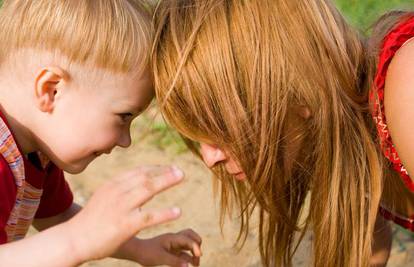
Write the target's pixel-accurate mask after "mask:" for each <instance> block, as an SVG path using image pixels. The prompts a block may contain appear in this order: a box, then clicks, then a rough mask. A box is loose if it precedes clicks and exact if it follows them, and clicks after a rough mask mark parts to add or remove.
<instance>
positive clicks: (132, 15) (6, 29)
mask: <svg viewBox="0 0 414 267" xmlns="http://www.w3.org/2000/svg"><path fill="white" fill-rule="evenodd" d="M0 29H1V31H0V40H1V44H0V64H3V63H4V62H5V61H6V60H7V58H8V57H10V55H11V54H13V53H14V52H16V51H18V50H19V49H27V48H29V49H39V50H44V51H50V52H53V53H58V54H61V55H63V56H65V57H67V58H68V60H69V62H73V63H79V64H85V63H90V64H93V65H94V66H96V67H100V68H104V69H108V70H111V71H113V72H118V73H119V72H121V73H126V72H131V71H134V72H136V71H140V70H142V68H144V67H145V66H146V65H147V58H148V56H147V55H148V49H149V45H150V42H151V32H152V29H151V16H150V13H149V10H148V8H147V6H146V4H145V3H144V1H142V0H111V1H107V0H70V1H65V0H42V1H26V0H5V1H3V6H2V8H1V11H0Z"/></svg>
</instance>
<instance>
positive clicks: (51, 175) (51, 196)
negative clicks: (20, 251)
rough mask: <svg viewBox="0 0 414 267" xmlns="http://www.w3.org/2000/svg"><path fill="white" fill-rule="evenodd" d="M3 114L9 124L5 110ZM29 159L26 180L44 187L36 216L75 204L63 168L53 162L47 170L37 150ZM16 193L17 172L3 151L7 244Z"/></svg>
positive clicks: (0, 230)
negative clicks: (8, 228) (14, 174)
mask: <svg viewBox="0 0 414 267" xmlns="http://www.w3.org/2000/svg"><path fill="white" fill-rule="evenodd" d="M0 117H1V118H2V119H3V121H4V122H6V124H7V120H6V118H5V117H4V115H3V114H2V113H1V112H0ZM7 126H8V127H9V125H8V124H7ZM9 129H10V127H9ZM28 158H29V159H27V158H26V157H23V161H24V170H25V180H26V182H27V183H29V184H30V185H31V186H32V187H34V188H37V189H41V190H43V193H42V196H41V199H40V204H39V208H38V209H37V212H36V215H35V218H46V217H52V216H55V215H58V214H60V213H62V212H63V211H65V210H66V209H68V208H69V207H70V206H71V205H72V202H73V195H72V192H71V190H70V188H69V185H68V184H67V182H66V181H65V178H64V174H63V171H62V170H61V169H59V168H58V167H56V166H55V165H54V164H52V163H49V164H48V165H47V166H46V167H45V168H44V169H43V168H42V167H41V164H39V163H40V161H39V159H38V157H37V155H36V154H35V153H33V154H31V155H30V156H29V157H28ZM16 193H17V186H16V184H15V179H14V176H13V173H12V171H11V169H10V167H9V165H8V163H7V161H6V160H5V159H4V157H3V156H2V155H1V154H0V244H4V243H7V234H6V231H5V227H6V224H7V221H8V219H9V217H10V213H11V211H12V209H13V207H14V204H15V201H16Z"/></svg>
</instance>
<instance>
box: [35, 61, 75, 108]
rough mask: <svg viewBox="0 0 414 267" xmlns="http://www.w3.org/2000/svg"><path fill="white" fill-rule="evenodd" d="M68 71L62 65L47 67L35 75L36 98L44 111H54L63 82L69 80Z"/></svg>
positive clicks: (39, 106)
mask: <svg viewBox="0 0 414 267" xmlns="http://www.w3.org/2000/svg"><path fill="white" fill-rule="evenodd" d="M67 79H68V75H67V73H66V72H65V71H64V70H63V69H61V68H60V67H45V68H43V69H41V70H40V71H39V72H38V74H37V75H36V77H35V88H34V89H35V98H36V102H37V106H38V108H39V110H40V111H42V112H52V111H53V109H54V105H55V95H56V94H57V93H58V91H59V90H60V89H61V87H62V86H61V85H62V82H64V81H67Z"/></svg>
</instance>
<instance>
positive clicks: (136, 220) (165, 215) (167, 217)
mask: <svg viewBox="0 0 414 267" xmlns="http://www.w3.org/2000/svg"><path fill="white" fill-rule="evenodd" d="M180 215H181V210H180V209H179V208H176V207H175V208H169V209H164V210H145V211H141V209H136V210H134V211H133V212H132V214H131V224H132V225H134V226H135V228H137V229H136V232H138V231H140V230H142V229H144V228H148V227H150V226H153V225H158V224H162V223H166V222H170V221H173V220H176V219H177V218H178V217H180Z"/></svg>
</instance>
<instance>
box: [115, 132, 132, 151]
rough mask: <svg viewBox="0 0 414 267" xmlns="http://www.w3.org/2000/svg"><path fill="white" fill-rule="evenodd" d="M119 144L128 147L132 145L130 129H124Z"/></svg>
mask: <svg viewBox="0 0 414 267" xmlns="http://www.w3.org/2000/svg"><path fill="white" fill-rule="evenodd" d="M117 145H118V146H120V147H124V148H127V147H129V146H130V145H131V133H130V132H129V129H128V130H127V131H123V132H122V134H121V136H120V137H119V139H118V143H117Z"/></svg>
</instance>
